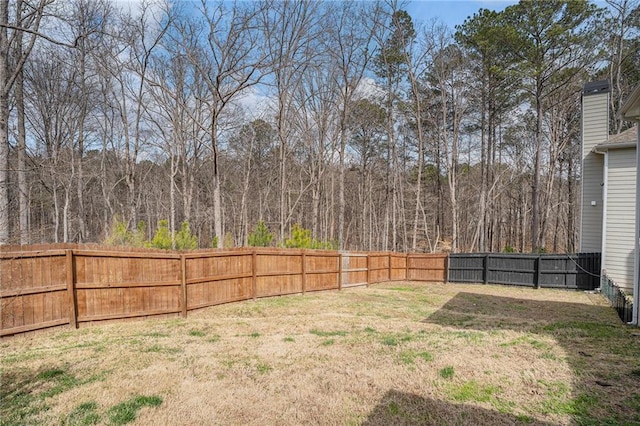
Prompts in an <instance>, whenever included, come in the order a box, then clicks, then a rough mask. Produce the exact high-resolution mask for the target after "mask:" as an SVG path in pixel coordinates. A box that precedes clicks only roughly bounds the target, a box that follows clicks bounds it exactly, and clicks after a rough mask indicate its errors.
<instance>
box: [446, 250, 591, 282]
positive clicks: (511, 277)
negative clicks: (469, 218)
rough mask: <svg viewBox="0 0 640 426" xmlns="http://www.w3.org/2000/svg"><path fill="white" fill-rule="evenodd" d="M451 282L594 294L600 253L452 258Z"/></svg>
mask: <svg viewBox="0 0 640 426" xmlns="http://www.w3.org/2000/svg"><path fill="white" fill-rule="evenodd" d="M448 269H449V270H448V278H447V280H448V281H450V282H470V283H485V284H506V285H517V286H526V287H543V288H564V289H574V290H593V289H595V288H597V287H598V286H599V285H600V253H576V254H522V253H456V254H450V255H449V268H448Z"/></svg>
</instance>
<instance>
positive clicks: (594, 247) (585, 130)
mask: <svg viewBox="0 0 640 426" xmlns="http://www.w3.org/2000/svg"><path fill="white" fill-rule="evenodd" d="M582 113H583V115H582V201H581V220H580V251H582V252H600V251H602V215H603V187H602V184H603V181H604V159H603V156H602V155H600V154H596V153H593V152H592V149H593V148H594V147H595V146H596V145H597V144H599V143H601V142H604V141H605V140H606V139H607V137H608V134H609V125H608V121H607V120H608V117H609V94H608V93H597V94H593V95H584V96H583V97H582ZM592 201H595V206H594V205H592Z"/></svg>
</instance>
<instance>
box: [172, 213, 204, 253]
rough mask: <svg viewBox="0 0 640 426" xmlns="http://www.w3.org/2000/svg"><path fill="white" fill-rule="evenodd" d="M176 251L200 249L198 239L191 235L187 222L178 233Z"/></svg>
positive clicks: (183, 223)
mask: <svg viewBox="0 0 640 426" xmlns="http://www.w3.org/2000/svg"><path fill="white" fill-rule="evenodd" d="M175 241H176V249H177V250H194V249H196V248H198V237H196V236H195V235H192V234H191V229H190V228H189V222H187V221H186V220H185V221H184V222H182V224H181V225H180V230H179V231H178V232H176V238H175Z"/></svg>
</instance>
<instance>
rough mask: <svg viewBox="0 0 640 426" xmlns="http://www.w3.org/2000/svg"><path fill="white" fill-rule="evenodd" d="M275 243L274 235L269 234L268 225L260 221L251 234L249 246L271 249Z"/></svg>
mask: <svg viewBox="0 0 640 426" xmlns="http://www.w3.org/2000/svg"><path fill="white" fill-rule="evenodd" d="M272 241H273V234H272V233H271V232H269V229H268V228H267V224H266V223H264V221H262V220H259V221H258V223H257V224H256V226H255V227H254V228H253V231H252V232H251V233H249V246H251V247H269V246H270V245H271V242H272Z"/></svg>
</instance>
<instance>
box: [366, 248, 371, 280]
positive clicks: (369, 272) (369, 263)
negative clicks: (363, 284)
mask: <svg viewBox="0 0 640 426" xmlns="http://www.w3.org/2000/svg"><path fill="white" fill-rule="evenodd" d="M370 282H371V259H369V253H367V287H369V283H370Z"/></svg>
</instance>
